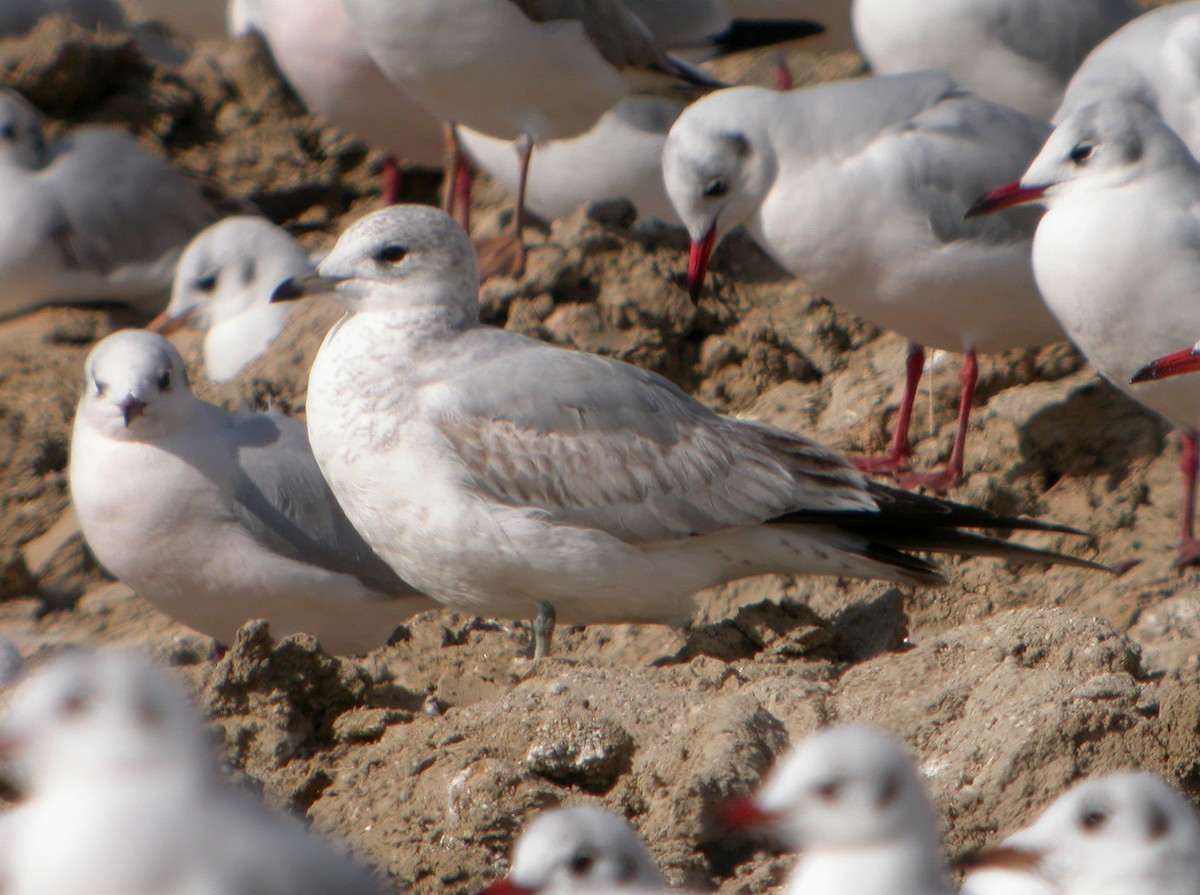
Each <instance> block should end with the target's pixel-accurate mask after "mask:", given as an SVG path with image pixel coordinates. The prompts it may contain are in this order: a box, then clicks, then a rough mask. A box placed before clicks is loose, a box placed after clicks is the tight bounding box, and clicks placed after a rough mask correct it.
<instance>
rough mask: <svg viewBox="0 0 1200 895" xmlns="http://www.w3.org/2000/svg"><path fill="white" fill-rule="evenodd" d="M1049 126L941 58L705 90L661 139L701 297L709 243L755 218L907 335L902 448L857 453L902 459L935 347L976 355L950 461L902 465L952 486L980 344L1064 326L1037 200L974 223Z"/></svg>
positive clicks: (796, 268)
mask: <svg viewBox="0 0 1200 895" xmlns="http://www.w3.org/2000/svg"><path fill="white" fill-rule="evenodd" d="M1047 130H1048V128H1047V126H1046V125H1045V124H1043V123H1042V122H1039V121H1037V120H1035V119H1032V118H1029V117H1028V116H1025V115H1022V114H1020V113H1019V112H1014V111H1013V110H1011V109H1008V108H1005V107H1004V106H999V105H995V104H994V103H990V102H987V101H986V100H982V99H979V98H978V97H976V96H973V95H972V94H969V93H965V92H963V91H962V90H961V89H959V88H958V87H957V86H956V85H955V84H954V83H953V82H952V81H951V80H950V79H949V78H948V77H946V76H945V75H942V74H937V73H928V72H927V73H921V74H911V75H895V76H892V77H885V78H871V79H862V80H853V81H842V82H838V83H833V84H825V85H821V86H817V87H812V88H808V89H804V90H795V91H791V92H787V93H781V92H779V91H773V90H763V89H759V88H751V87H743V88H737V89H734V90H726V91H721V92H719V93H716V94H713V95H712V96H709V97H706V98H705V99H703V100H701V101H700V102H698V103H696V104H694V105H692V106H690V107H689V108H688V109H687V110H685V111H684V113H683V115H681V116H680V118H679V120H678V121H677V122H676V123H675V126H674V127H673V128H672V129H671V135H670V137H669V138H668V139H667V145H666V147H665V148H664V150H663V173H664V177H665V179H666V185H667V192H668V194H669V195H670V197H671V200H672V201H673V202H674V204H675V208H676V210H677V211H678V212H679V215H680V217H681V218H682V219H683V222H684V225H685V226H686V227H687V229H688V232H689V233H690V235H691V237H692V248H691V257H690V261H689V266H688V280H689V286H690V288H691V290H692V295H693V297H695V296H697V295H698V294H699V292H700V289H701V287H702V286H703V283H704V279H705V274H706V271H707V268H708V261H709V257H710V255H711V254H712V251H713V249H714V247H715V246H717V245H718V244H719V243H720V242H721V240H722V239H723V238H724V237H725V236H726V234H728V233H729V232H730V231H731V230H733V229H734V228H735V227H737V226H738V225H739V224H745V225H746V227H747V229H748V230H749V231H750V235H751V236H752V237H753V238H754V240H755V241H756V242H757V243H758V244H759V245H760V246H762V247H763V249H765V250H766V251H767V253H768V254H769V255H771V257H772V258H774V259H775V260H776V261H777V262H778V263H779V264H780V265H782V266H783V267H785V268H786V269H787V270H789V271H791V272H792V273H793V274H795V275H796V276H798V277H803V278H804V280H805V281H806V282H807V283H808V284H809V285H810V286H811V287H812V288H813V289H814V290H815V291H816V292H817V293H819V294H820V295H822V296H824V297H825V298H827V299H829V300H830V301H832V302H833V303H835V304H836V305H838V306H839V307H841V308H844V309H845V310H847V311H851V312H852V313H855V314H858V315H860V316H862V317H865V318H866V319H867V320H870V321H871V322H872V323H875V324H878V325H880V326H883V327H886V328H888V329H891V330H894V331H895V332H898V333H900V334H902V335H903V336H905V337H906V338H908V339H909V340H910V343H911V347H910V351H909V358H908V365H907V375H906V379H905V389H904V396H903V399H902V401H901V404H900V412H899V416H898V417H897V420H896V423H895V430H894V435H893V437H892V441H891V445H890V447H889V449H888V451H887V453H886V454H884V455H882V456H880V457H870V458H863V459H862V460H861V461H859V462H860V465H861V466H862V468H863V469H866V470H870V471H880V472H883V471H886V472H897V473H900V472H906V471H907V468H908V459H909V456H910V455H911V452H912V448H911V445H910V442H909V437H908V433H909V425H910V422H911V419H912V411H913V403H914V401H915V398H916V394H917V387H918V385H919V383H920V378H921V372H922V370H923V367H924V356H925V348H926V347H930V348H939V349H942V350H946V351H961V352H964V353H965V354H966V355H967V358H966V362H965V363H964V365H963V369H962V373H961V374H960V381H961V383H962V387H961V391H960V398H959V409H958V427H957V431H956V434H955V438H954V445H953V448H952V449H951V452H950V458H949V460H948V461H947V464H946V468H945V469H944V470H942V471H940V472H936V473H933V474H930V475H906V476H905V478H903V479H902V481H903V482H904V483H905V484H909V485H917V484H923V485H930V486H932V487H934V488H937V489H945V488H948V487H950V486H952V485H954V484H956V483H957V482H958V481H960V480H961V478H962V475H963V462H964V457H965V451H966V438H967V427H968V423H969V421H970V413H971V405H972V403H973V401H974V396H975V383H976V379H977V377H978V367H977V363H976V352H998V351H1004V350H1006V349H1009V348H1017V347H1037V346H1040V345H1045V344H1047V343H1049V342H1055V341H1058V340H1060V339H1062V338H1063V335H1062V330H1061V329H1060V328H1059V326H1058V324H1057V323H1056V322H1055V319H1054V317H1053V316H1052V315H1051V313H1050V311H1049V310H1048V309H1047V308H1046V306H1045V304H1044V303H1043V302H1042V299H1041V297H1040V296H1039V295H1038V291H1037V287H1036V286H1035V285H1034V280H1033V270H1032V266H1031V260H1030V253H1031V243H1032V238H1033V231H1034V228H1035V226H1036V215H1028V214H1027V215H1025V216H1024V217H1018V218H1009V219H992V220H989V221H982V222H981V221H970V222H964V221H963V214H964V213H965V212H966V211H967V209H968V208H969V207H970V205H971V202H972V201H973V200H974V199H975V198H976V197H977V196H978V195H979V194H980V191H981V189H987V187H988V185H990V184H992V183H997V182H1002V181H1003V180H1004V178H1005V177H1016V176H1018V175H1019V174H1020V172H1021V171H1023V170H1025V168H1026V167H1027V166H1028V164H1029V161H1030V160H1031V159H1032V158H1033V156H1034V155H1035V154H1036V153H1037V151H1038V148H1039V147H1040V146H1041V145H1042V142H1043V141H1044V140H1045V137H1046V133H1047Z"/></svg>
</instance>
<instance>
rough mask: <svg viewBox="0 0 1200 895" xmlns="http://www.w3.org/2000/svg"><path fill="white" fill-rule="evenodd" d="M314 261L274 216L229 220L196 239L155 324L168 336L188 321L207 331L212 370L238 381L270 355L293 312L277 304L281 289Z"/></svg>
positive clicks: (207, 364)
mask: <svg viewBox="0 0 1200 895" xmlns="http://www.w3.org/2000/svg"><path fill="white" fill-rule="evenodd" d="M312 266H313V264H312V259H311V258H310V257H309V254H308V252H307V251H306V250H305V248H304V246H302V245H300V243H299V242H297V241H296V240H295V239H294V238H293V237H292V236H291V235H290V234H289V233H288V232H287V231H286V230H283V229H281V228H279V227H276V226H275V225H274V224H272V223H271V222H270V221H268V220H267V219H266V218H259V217H251V216H238V217H230V218H225V219H224V220H223V221H218V222H217V223H215V224H213V225H212V226H211V227H209V228H208V229H206V230H204V231H203V232H202V233H200V234H199V235H197V236H196V238H195V239H193V240H192V241H191V242H190V243H189V244H188V247H187V248H186V249H185V250H184V252H183V256H182V257H181V258H180V259H179V265H178V266H177V267H176V268H175V281H174V283H173V285H172V286H171V301H170V304H168V305H167V308H166V310H165V311H163V312H162V313H161V314H160V315H159V316H158V317H156V318H155V319H154V320H153V321H151V323H150V325H149V328H150V329H152V330H154V331H155V332H158V333H161V334H163V335H167V334H169V333H171V332H174V331H175V330H177V329H179V328H180V327H182V326H185V325H187V326H194V327H197V328H199V329H201V330H204V332H205V336H204V372H205V375H207V376H208V378H209V379H211V380H213V381H214V382H223V381H225V380H227V379H233V378H234V377H235V376H237V375H238V374H239V373H240V372H241V371H242V369H243V368H245V367H246V365H247V364H249V363H251V362H252V361H254V360H257V359H258V358H259V357H261V356H262V355H264V354H266V352H267V349H269V348H270V347H271V343H273V342H274V341H275V339H276V338H277V337H278V336H279V334H280V333H281V332H283V328H284V327H285V326H287V322H288V320H289V319H290V318H291V316H292V315H291V309H289V308H285V307H281V306H279V305H273V304H271V293H272V292H274V291H275V287H276V286H278V285H279V284H280V283H282V282H283V281H284V280H287V279H290V278H291V277H295V276H301V275H303V274H304V273H305V272H307V271H308V270H310V269H311V268H312Z"/></svg>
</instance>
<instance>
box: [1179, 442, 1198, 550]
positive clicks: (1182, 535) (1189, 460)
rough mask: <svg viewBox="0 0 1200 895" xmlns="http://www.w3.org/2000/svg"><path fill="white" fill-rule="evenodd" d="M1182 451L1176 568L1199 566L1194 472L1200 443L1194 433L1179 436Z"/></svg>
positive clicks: (1180, 458)
mask: <svg viewBox="0 0 1200 895" xmlns="http://www.w3.org/2000/svg"><path fill="white" fill-rule="evenodd" d="M1180 438H1181V440H1182V442H1183V450H1182V452H1181V454H1180V457H1179V468H1180V470H1181V471H1182V472H1183V510H1182V512H1180V514H1179V528H1180V532H1179V540H1180V543H1179V555H1178V556H1177V557H1176V559H1175V565H1176V567H1177V568H1183V567H1184V566H1194V565H1198V564H1200V541H1197V540H1196V471H1197V467H1198V466H1200V442H1197V438H1196V433H1195V432H1183V433H1181V435H1180Z"/></svg>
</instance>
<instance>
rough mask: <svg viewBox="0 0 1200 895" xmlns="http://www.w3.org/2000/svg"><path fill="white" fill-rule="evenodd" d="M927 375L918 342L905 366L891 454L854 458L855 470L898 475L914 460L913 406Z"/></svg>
mask: <svg viewBox="0 0 1200 895" xmlns="http://www.w3.org/2000/svg"><path fill="white" fill-rule="evenodd" d="M924 371H925V349H924V348H923V347H921V346H920V345H918V344H917V343H916V342H910V343H909V345H908V360H907V361H906V362H905V364H904V398H903V399H902V400H901V401H900V415H899V416H897V417H896V428H895V430H894V431H893V432H892V443H891V444H890V445H889V446H888V449H887V453H885V454H877V455H875V456H873V457H854V458H852V461H851V462H853V463H854V465H855V466H857V467H858V468H859V469H861V470H862V471H863V472H896V471H897V470H900V469H905V468H907V466H908V458H909V457H911V456H912V444H910V443H909V440H908V430H909V427H910V426H911V424H912V413H913V405H914V404H915V403H916V400H917V387H918V386H920V384H921V374H922V373H923V372H924Z"/></svg>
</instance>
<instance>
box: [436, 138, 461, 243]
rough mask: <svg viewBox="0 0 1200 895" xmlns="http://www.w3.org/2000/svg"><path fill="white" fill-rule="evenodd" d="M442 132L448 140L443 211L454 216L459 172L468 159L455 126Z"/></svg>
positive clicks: (443, 185) (443, 183) (443, 180)
mask: <svg viewBox="0 0 1200 895" xmlns="http://www.w3.org/2000/svg"><path fill="white" fill-rule="evenodd" d="M442 132H443V134H444V135H445V138H446V168H445V174H444V175H443V177H442V211H444V212H446V214H448V215H453V214H454V198H455V189H456V187H457V186H458V178H459V172H460V171H461V170H462V169H463V167H464V165H465V164H466V159H465V158H464V157H463V151H462V146H460V145H459V142H458V131H456V130H455V129H454V125H453V124H446V125H444V126H443V128H442ZM464 229H465V228H464Z"/></svg>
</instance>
